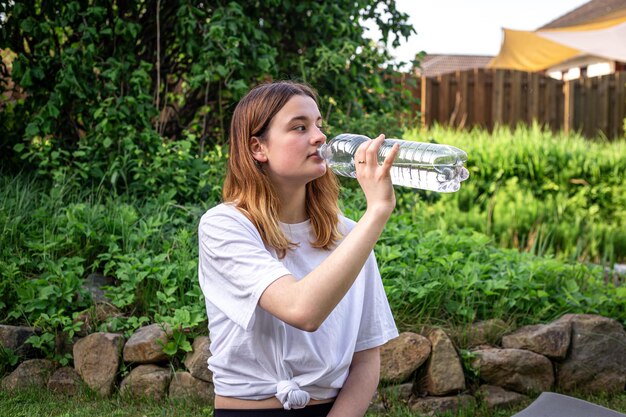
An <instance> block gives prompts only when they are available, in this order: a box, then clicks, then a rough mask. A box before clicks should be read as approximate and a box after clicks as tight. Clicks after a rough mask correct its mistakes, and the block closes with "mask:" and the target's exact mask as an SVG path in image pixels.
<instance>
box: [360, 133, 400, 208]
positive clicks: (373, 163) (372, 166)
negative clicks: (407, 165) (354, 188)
mask: <svg viewBox="0 0 626 417" xmlns="http://www.w3.org/2000/svg"><path fill="white" fill-rule="evenodd" d="M384 140H385V135H380V136H378V137H377V138H376V139H373V140H368V141H366V142H363V143H362V144H361V145H360V146H359V148H358V149H357V151H356V153H355V155H354V160H355V165H356V179H357V181H358V182H359V185H360V186H361V188H362V189H363V193H364V194H365V199H366V200H367V211H372V212H373V213H375V214H377V215H381V216H386V218H385V220H387V218H389V216H390V215H391V212H392V211H393V209H394V207H395V205H396V196H395V193H394V191H393V185H392V183H391V174H390V171H391V166H392V164H393V160H394V159H395V157H396V155H397V154H398V151H399V149H400V147H399V145H398V144H395V145H394V146H393V148H392V149H391V152H389V154H388V155H387V157H386V158H385V161H384V162H383V164H382V165H379V164H378V150H379V149H380V147H381V145H382V144H383V141H384Z"/></svg>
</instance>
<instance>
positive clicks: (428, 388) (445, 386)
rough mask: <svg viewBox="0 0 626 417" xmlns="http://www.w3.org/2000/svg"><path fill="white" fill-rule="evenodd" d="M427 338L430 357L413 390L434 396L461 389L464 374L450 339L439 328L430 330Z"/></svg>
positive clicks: (463, 385) (456, 391)
mask: <svg viewBox="0 0 626 417" xmlns="http://www.w3.org/2000/svg"><path fill="white" fill-rule="evenodd" d="M428 340H429V341H430V344H431V346H432V348H431V353H430V357H429V358H428V361H427V362H426V370H425V374H424V376H423V377H422V378H419V379H418V381H417V382H416V386H415V391H416V392H419V393H428V394H430V395H435V396H441V395H446V394H450V393H458V392H460V391H463V390H464V389H465V375H464V373H463V366H462V365H461V361H460V359H459V355H458V354H457V352H456V349H455V347H454V345H453V344H452V340H450V338H449V337H448V335H446V333H445V332H444V331H443V330H440V329H434V330H432V331H430V332H429V333H428Z"/></svg>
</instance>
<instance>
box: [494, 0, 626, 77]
mask: <svg viewBox="0 0 626 417" xmlns="http://www.w3.org/2000/svg"><path fill="white" fill-rule="evenodd" d="M503 32H504V36H503V41H502V46H501V48H500V53H499V54H498V55H497V56H496V57H495V58H494V59H493V60H492V61H491V62H490V63H489V67H490V68H502V69H516V70H520V71H541V70H544V69H546V68H549V67H551V66H554V65H556V64H559V63H560V62H563V61H565V60H567V59H570V58H573V57H575V56H577V55H593V56H599V57H603V58H606V59H609V60H615V61H621V62H626V9H623V10H619V11H617V12H614V13H612V14H611V15H608V16H604V17H602V18H600V19H594V20H593V21H589V22H586V23H584V24H579V25H575V26H569V27H563V28H557V29H542V30H536V31H523V30H512V29H503Z"/></svg>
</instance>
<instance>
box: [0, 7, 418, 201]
mask: <svg viewBox="0 0 626 417" xmlns="http://www.w3.org/2000/svg"><path fill="white" fill-rule="evenodd" d="M0 15H3V16H4V18H3V22H2V26H1V27H0V49H4V48H6V49H8V50H10V51H12V52H14V53H15V54H16V55H15V58H14V59H13V60H12V63H11V65H10V66H11V68H10V74H11V78H12V80H13V81H14V82H15V83H16V86H12V87H10V86H9V85H8V84H7V83H4V84H1V83H0V93H2V91H3V90H6V89H9V88H10V89H12V90H15V89H21V90H20V91H22V90H23V92H24V93H25V96H24V98H23V99H20V100H17V101H11V102H10V103H9V104H7V106H6V109H5V110H4V111H0V121H1V122H2V123H0V137H1V138H3V140H6V141H7V143H6V144H3V145H6V148H8V149H12V150H13V152H7V153H5V154H3V155H2V156H0V158H2V159H3V160H5V161H12V162H13V166H14V168H15V169H17V166H16V163H15V161H16V157H20V158H21V159H22V164H27V166H28V167H29V168H31V169H34V170H35V171H36V172H37V173H38V174H39V175H40V176H41V177H43V178H47V179H52V181H53V183H55V184H59V183H62V184H68V183H69V184H71V185H73V186H85V185H86V186H89V187H91V186H102V187H105V188H107V189H109V188H112V189H113V190H114V191H117V192H119V193H130V194H132V195H134V196H136V197H141V196H146V195H155V194H159V193H160V192H162V190H168V191H169V190H175V192H176V196H175V197H176V200H177V201H179V202H183V201H191V200H194V199H195V198H196V197H197V196H198V195H207V194H209V193H210V188H211V187H213V186H215V185H216V184H217V183H214V182H211V180H212V179H214V176H213V173H214V172H215V170H216V169H217V170H219V169H220V168H223V167H215V166H213V165H212V163H213V162H214V161H215V160H216V159H215V158H214V155H208V160H207V158H206V156H207V153H206V151H205V149H206V148H207V147H208V145H210V148H211V149H216V148H214V147H213V145H214V144H224V143H225V138H226V133H227V125H228V120H229V118H230V114H231V112H232V110H233V108H234V105H235V103H236V102H237V100H238V99H239V98H240V97H241V96H242V95H243V94H244V93H245V92H246V91H247V90H248V89H249V88H250V87H251V86H252V85H254V84H257V83H259V82H261V81H263V80H266V79H285V78H287V79H300V80H303V81H307V82H309V83H311V84H312V85H313V86H315V87H316V88H318V89H319V91H320V92H321V94H322V107H323V108H324V110H323V111H324V112H325V113H327V114H328V115H329V118H330V119H331V120H334V119H342V120H344V121H345V120H348V119H349V118H354V117H360V116H362V115H371V116H372V120H375V119H377V118H378V116H379V115H384V114H389V113H394V112H401V111H402V110H403V109H406V108H407V107H406V105H407V103H408V102H409V101H410V99H409V98H408V96H407V95H406V92H404V91H403V90H402V89H401V88H395V87H394V88H392V87H393V86H395V85H396V84H397V83H396V82H395V81H394V79H395V78H394V77H393V76H392V74H394V67H393V66H386V67H385V68H382V64H384V63H385V62H386V61H387V60H388V58H389V54H388V52H387V51H386V50H385V49H384V48H382V47H380V46H379V45H376V44H375V43H374V42H372V41H371V39H369V38H368V34H367V33H366V29H365V28H364V27H363V25H362V23H361V22H362V21H365V20H372V21H374V22H375V25H377V26H378V27H379V28H380V30H381V32H382V36H383V39H382V44H385V43H386V42H387V41H390V42H392V43H393V44H397V43H398V42H399V39H400V38H402V37H404V38H407V37H408V36H409V35H410V34H411V33H412V32H413V29H412V27H411V26H410V25H409V24H408V23H407V20H408V16H407V15H406V14H404V13H401V12H399V11H397V9H396V7H395V1H382V0H358V1H347V0H341V1H339V2H337V1H334V2H328V1H325V2H319V1H312V0H308V1H297V2H295V1H289V2H283V1H276V0H261V1H255V2H243V3H242V2H217V1H209V2H202V3H199V2H191V3H190V2H187V1H182V0H177V1H168V2H164V1H155V0H149V1H142V2H122V3H115V2H109V1H102V0H97V1H95V2H89V3H85V2H78V1H69V2H67V1H65V2H64V1H58V0H55V1H46V2H41V1H31V2H27V1H17V2H5V3H2V4H0ZM0 68H1V69H3V71H4V73H6V74H8V73H9V68H8V66H7V65H3V66H1V67H0ZM1 104H2V103H0V105H1ZM2 107H4V106H2ZM2 107H0V109H2ZM385 122H390V120H389V119H387V120H385ZM338 123H339V122H338ZM379 126H380V125H379ZM377 130H381V129H380V128H378V129H377ZM5 138H6V139H5ZM217 152H220V150H219V148H217ZM217 159H218V160H220V161H222V158H217Z"/></svg>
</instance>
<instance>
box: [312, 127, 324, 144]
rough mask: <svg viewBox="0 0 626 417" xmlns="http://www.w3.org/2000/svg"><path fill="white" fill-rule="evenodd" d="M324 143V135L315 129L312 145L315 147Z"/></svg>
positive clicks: (318, 129) (317, 128)
mask: <svg viewBox="0 0 626 417" xmlns="http://www.w3.org/2000/svg"><path fill="white" fill-rule="evenodd" d="M325 142H326V135H325V134H324V132H322V130H321V129H320V128H319V127H316V128H315V134H314V136H313V143H315V144H316V145H321V144H323V143H325Z"/></svg>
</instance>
